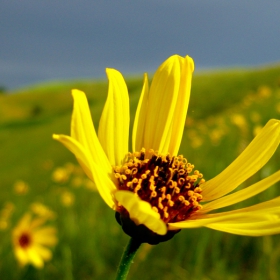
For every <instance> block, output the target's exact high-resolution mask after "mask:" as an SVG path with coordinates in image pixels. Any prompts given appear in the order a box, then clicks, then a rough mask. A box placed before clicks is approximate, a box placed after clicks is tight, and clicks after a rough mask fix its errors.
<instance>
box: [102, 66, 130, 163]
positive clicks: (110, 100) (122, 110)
mask: <svg viewBox="0 0 280 280" xmlns="http://www.w3.org/2000/svg"><path fill="white" fill-rule="evenodd" d="M106 72H107V76H108V79H109V90H108V97H107V101H106V103H105V106H104V109H103V112H102V115H101V119H100V122H99V129H98V138H99V140H100V142H101V145H102V147H103V149H104V151H105V153H106V155H107V157H108V158H109V161H110V163H111V165H113V166H115V165H120V164H121V163H122V161H123V159H124V157H125V155H126V154H127V153H128V137H129V99H128V92H127V86H126V84H125V81H124V79H123V76H122V75H121V73H120V72H118V71H116V70H114V69H106Z"/></svg>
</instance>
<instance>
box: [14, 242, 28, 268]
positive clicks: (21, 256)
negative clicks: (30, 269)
mask: <svg viewBox="0 0 280 280" xmlns="http://www.w3.org/2000/svg"><path fill="white" fill-rule="evenodd" d="M14 253H15V256H16V258H17V260H18V262H19V263H20V265H22V266H24V265H26V264H28V262H29V258H28V255H27V254H26V251H25V250H23V249H22V248H21V247H19V246H16V247H15V248H14Z"/></svg>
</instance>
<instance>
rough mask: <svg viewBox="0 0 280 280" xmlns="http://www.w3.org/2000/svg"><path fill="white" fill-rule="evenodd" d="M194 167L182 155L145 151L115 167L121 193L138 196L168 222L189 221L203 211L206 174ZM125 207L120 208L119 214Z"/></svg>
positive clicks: (131, 155)
mask: <svg viewBox="0 0 280 280" xmlns="http://www.w3.org/2000/svg"><path fill="white" fill-rule="evenodd" d="M193 168H194V165H193V164H191V163H189V162H187V160H186V159H185V158H184V157H183V156H181V155H179V156H173V157H170V156H169V155H159V154H157V153H156V152H154V151H153V150H150V151H148V152H146V151H145V149H144V148H143V149H142V150H141V151H140V152H135V153H129V154H128V155H127V157H126V161H125V163H124V164H123V165H122V166H117V167H115V168H114V172H115V177H116V178H117V179H118V182H119V185H118V189H119V190H127V191H131V192H134V193H136V194H137V195H138V196H139V197H140V198H141V199H142V200H144V201H147V202H149V203H150V204H151V206H152V209H153V210H154V211H156V212H158V213H159V214H160V217H161V219H162V220H163V221H164V222H165V223H169V222H172V223H174V222H179V221H183V220H186V219H187V218H188V217H189V216H190V215H191V214H192V213H194V212H195V211H197V210H199V209H201V208H202V206H201V205H200V204H199V202H200V201H201V199H202V195H201V192H202V190H201V188H200V187H199V185H200V184H201V183H203V182H205V180H204V179H202V177H203V175H202V174H201V173H200V172H199V171H198V170H195V171H193ZM122 210H123V207H122V206H121V205H118V209H117V211H119V212H121V211H122Z"/></svg>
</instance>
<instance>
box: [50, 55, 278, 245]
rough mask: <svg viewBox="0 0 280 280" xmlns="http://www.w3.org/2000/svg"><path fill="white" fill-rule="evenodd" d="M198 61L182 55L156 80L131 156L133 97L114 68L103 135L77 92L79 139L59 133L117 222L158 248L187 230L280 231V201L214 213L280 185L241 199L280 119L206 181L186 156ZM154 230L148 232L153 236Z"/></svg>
mask: <svg viewBox="0 0 280 280" xmlns="http://www.w3.org/2000/svg"><path fill="white" fill-rule="evenodd" d="M193 70H194V63H193V60H192V59H191V58H190V57H188V56H186V57H180V56H178V55H174V56H171V57H170V58H168V59H167V60H166V61H165V62H163V64H162V65H161V66H160V67H159V68H158V70H157V71H156V73H155V75H154V78H153V81H152V84H151V87H150V88H149V85H148V77H147V75H145V76H144V85H143V89H142V93H141V96H140V100H139V103H138V107H137V111H136V115H135V120H134V126H133V131H132V153H129V152H128V138H129V119H130V113H129V97H128V90H127V86H126V84H125V81H124V79H123V77H122V75H121V73H120V72H118V71H116V70H114V69H107V70H106V72H107V76H108V79H109V90H108V98H107V101H106V103H105V106H104V109H103V112H102V115H101V119H100V123H99V129H98V136H97V134H96V132H95V129H94V126H93V123H92V119H91V115H90V110H89V107H88V103H87V99H86V96H85V94H84V93H83V92H81V91H79V90H73V91H72V95H73V98H74V109H73V115H72V122H71V137H70V136H66V135H53V138H54V139H56V140H58V141H60V142H61V143H62V144H64V145H65V146H66V147H67V148H68V149H69V150H70V151H71V152H72V153H73V154H74V155H75V156H76V158H77V160H78V162H79V163H80V165H81V166H82V168H83V169H84V171H85V173H86V174H87V175H88V177H89V178H90V179H91V180H93V181H94V182H95V185H96V187H97V189H98V191H99V193H100V195H101V196H102V198H103V199H104V201H105V202H106V203H107V204H108V206H109V207H111V208H113V209H114V210H115V211H116V218H117V221H118V222H119V223H120V224H121V225H122V227H123V230H124V231H125V232H126V233H127V234H128V235H130V236H132V237H134V238H138V239H140V240H141V241H142V242H148V243H151V244H156V243H158V242H161V241H165V240H168V239H170V238H171V237H172V236H173V235H174V234H175V233H176V232H178V231H179V230H180V229H182V228H194V227H202V226H205V227H209V228H213V229H217V230H220V231H225V232H230V233H235V234H241V235H251V236H258V235H266V234H276V233H280V208H279V203H280V197H278V198H275V199H274V200H270V201H268V202H264V203H260V204H257V205H254V206H251V207H247V208H243V209H239V210H235V211H227V212H222V213H214V214H209V212H210V211H212V210H216V209H220V208H222V207H225V206H229V205H232V204H235V203H238V202H240V201H243V200H245V199H248V198H250V197H252V196H254V195H256V194H258V193H260V192H261V191H264V190H265V189H267V188H269V187H270V186H271V185H273V184H274V183H276V182H277V181H279V180H280V171H278V172H276V173H274V174H273V175H271V176H269V177H268V178H265V179H263V180H262V181H260V182H258V183H256V184H254V185H252V186H250V187H248V188H246V189H243V190H239V191H237V192H235V193H232V194H229V193H231V192H232V191H234V190H235V189H236V188H237V187H238V186H239V185H240V184H242V183H243V182H244V181H245V180H247V179H248V178H249V177H251V176H252V175H253V174H255V173H256V172H257V171H258V170H260V168H262V167H263V166H264V165H265V164H266V162H267V161H268V160H269V159H270V157H271V156H272V155H273V153H274V152H275V150H276V149H277V147H278V145H279V140H280V121H278V120H270V121H269V122H268V123H267V124H266V126H265V127H264V128H263V129H262V130H261V132H260V133H259V134H258V135H257V136H256V138H255V139H254V140H253V141H252V142H251V144H250V145H249V146H248V147H247V148H246V149H245V150H244V151H243V152H242V153H241V155H240V156H239V157H238V158H237V159H236V160H235V161H233V163H232V164H230V165H229V166H228V167H227V168H226V169H225V170H224V171H223V172H221V173H220V174H219V175H217V176H216V177H214V178H213V179H212V180H209V181H208V182H205V180H204V179H203V178H202V177H203V175H202V174H201V173H200V172H199V171H198V170H194V165H193V164H191V163H190V162H188V161H187V159H186V158H184V157H183V156H180V155H179V156H178V151H179V147H180V144H181V140H182V135H183V131H184V127H185V120H186V114H187V109H188V104H189V97H190V89H191V79H192V72H193ZM146 229H148V231H149V232H148V231H147V230H146Z"/></svg>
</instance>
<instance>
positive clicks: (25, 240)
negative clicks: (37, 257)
mask: <svg viewBox="0 0 280 280" xmlns="http://www.w3.org/2000/svg"><path fill="white" fill-rule="evenodd" d="M18 242H19V245H20V246H21V247H22V248H27V247H28V246H29V245H30V243H31V237H30V234H28V233H22V234H21V236H20V237H19V240H18Z"/></svg>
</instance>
